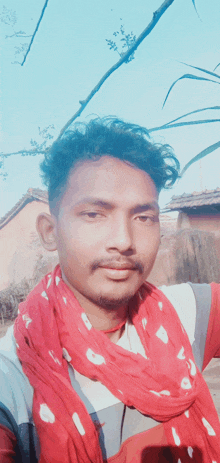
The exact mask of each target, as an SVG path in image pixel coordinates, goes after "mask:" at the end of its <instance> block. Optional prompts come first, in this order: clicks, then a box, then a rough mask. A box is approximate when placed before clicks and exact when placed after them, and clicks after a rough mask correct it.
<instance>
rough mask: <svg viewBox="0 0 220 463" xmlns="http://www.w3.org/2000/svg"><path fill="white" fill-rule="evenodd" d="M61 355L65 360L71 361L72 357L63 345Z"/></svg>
mask: <svg viewBox="0 0 220 463" xmlns="http://www.w3.org/2000/svg"><path fill="white" fill-rule="evenodd" d="M63 356H64V358H65V360H66V361H67V362H71V360H72V358H71V357H70V355H69V352H68V351H67V350H66V348H65V347H63Z"/></svg>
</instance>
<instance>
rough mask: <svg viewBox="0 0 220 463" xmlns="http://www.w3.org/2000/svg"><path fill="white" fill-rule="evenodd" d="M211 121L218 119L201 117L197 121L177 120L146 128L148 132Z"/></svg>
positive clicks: (217, 120)
mask: <svg viewBox="0 0 220 463" xmlns="http://www.w3.org/2000/svg"><path fill="white" fill-rule="evenodd" d="M213 122H220V119H201V120H198V121H189V122H188V121H187V122H177V123H176V124H171V123H168V124H165V125H161V126H160V127H152V129H148V132H149V133H151V132H158V131H159V130H166V129H173V128H174V127H184V126H187V125H200V124H210V123H213Z"/></svg>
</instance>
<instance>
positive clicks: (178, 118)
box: [152, 106, 220, 131]
mask: <svg viewBox="0 0 220 463" xmlns="http://www.w3.org/2000/svg"><path fill="white" fill-rule="evenodd" d="M216 109H217V110H220V106H210V107H207V108H201V109H195V110H194V111H190V112H189V113H186V114H183V116H179V117H177V118H176V119H173V120H172V121H169V122H166V124H163V125H161V127H160V128H161V129H162V128H163V127H166V126H168V125H170V124H172V123H173V122H176V121H179V120H180V119H183V118H184V117H187V116H191V115H192V114H196V113H200V112H202V111H210V110H216ZM152 131H153V129H152Z"/></svg>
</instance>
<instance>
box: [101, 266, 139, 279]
mask: <svg viewBox="0 0 220 463" xmlns="http://www.w3.org/2000/svg"><path fill="white" fill-rule="evenodd" d="M101 268H102V269H103V271H104V273H105V275H106V277H107V278H110V279H112V280H127V279H128V278H129V277H131V276H132V275H133V274H134V272H135V271H136V269H135V268H134V267H133V266H131V265H130V264H123V265H122V264H118V263H117V264H111V266H110V265H109V266H102V267H101Z"/></svg>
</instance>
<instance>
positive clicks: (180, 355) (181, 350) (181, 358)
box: [177, 347, 186, 360]
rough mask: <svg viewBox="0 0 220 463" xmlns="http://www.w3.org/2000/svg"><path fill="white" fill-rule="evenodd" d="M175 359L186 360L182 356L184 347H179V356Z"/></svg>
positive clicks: (183, 355)
mask: <svg viewBox="0 0 220 463" xmlns="http://www.w3.org/2000/svg"><path fill="white" fill-rule="evenodd" d="M177 358H178V359H180V360H184V359H185V358H186V357H185V354H184V347H181V349H180V351H179V354H178V355H177Z"/></svg>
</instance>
